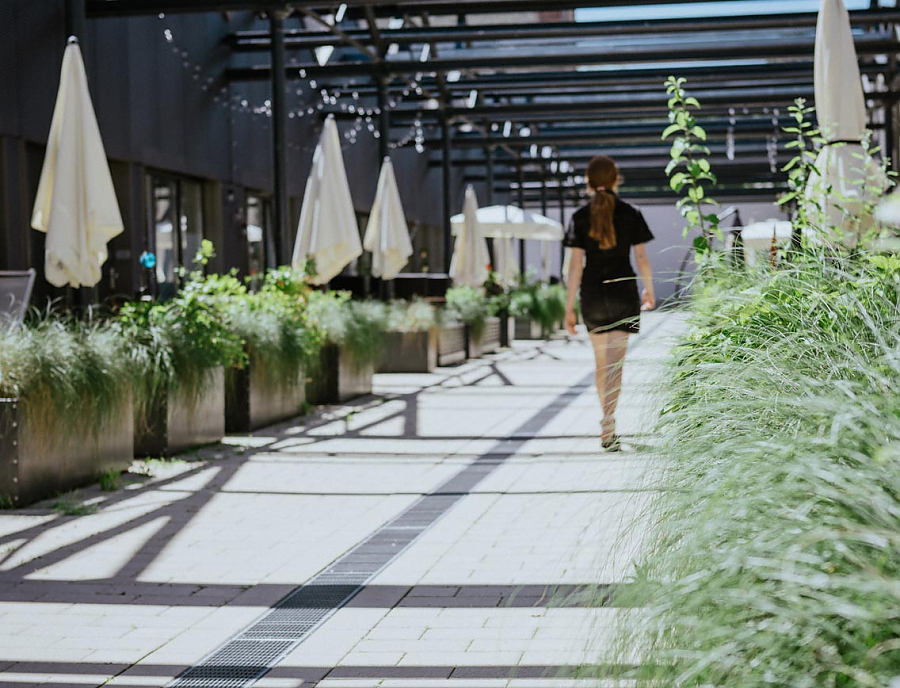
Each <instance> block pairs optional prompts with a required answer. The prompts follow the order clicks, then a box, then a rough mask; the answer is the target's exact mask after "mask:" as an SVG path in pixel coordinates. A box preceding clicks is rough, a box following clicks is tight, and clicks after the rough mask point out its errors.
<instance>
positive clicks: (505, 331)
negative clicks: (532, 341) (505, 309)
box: [500, 315, 516, 347]
mask: <svg viewBox="0 0 900 688" xmlns="http://www.w3.org/2000/svg"><path fill="white" fill-rule="evenodd" d="M515 340H516V319H515V318H513V317H510V316H508V315H502V316H500V346H502V347H510V346H512V344H513V342H514V341H515Z"/></svg>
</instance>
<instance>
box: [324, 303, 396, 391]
mask: <svg viewBox="0 0 900 688" xmlns="http://www.w3.org/2000/svg"><path fill="white" fill-rule="evenodd" d="M309 320H310V322H311V323H312V325H313V326H314V327H316V328H317V329H318V330H319V331H320V332H321V336H322V338H323V346H322V349H321V351H320V354H319V361H318V368H317V370H316V371H315V374H314V375H313V376H312V377H311V378H310V379H309V380H308V381H307V389H306V393H307V398H308V399H309V400H310V402H311V403H315V404H334V403H340V402H343V401H347V400H348V399H352V398H353V397H357V396H361V395H363V394H370V393H371V392H372V378H373V376H374V374H375V364H376V363H377V362H378V361H379V359H380V357H381V352H382V350H383V349H384V345H385V333H386V331H387V309H386V307H385V304H383V303H380V302H377V301H353V300H351V298H350V293H349V292H312V293H311V294H310V298H309Z"/></svg>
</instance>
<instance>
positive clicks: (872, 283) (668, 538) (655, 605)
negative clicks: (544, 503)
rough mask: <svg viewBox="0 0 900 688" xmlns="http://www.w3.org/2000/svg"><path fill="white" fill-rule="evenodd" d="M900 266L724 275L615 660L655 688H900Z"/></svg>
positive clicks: (668, 451)
mask: <svg viewBox="0 0 900 688" xmlns="http://www.w3.org/2000/svg"><path fill="white" fill-rule="evenodd" d="M898 341H900V259H897V257H895V256H890V257H888V256H871V257H868V258H866V259H863V260H859V259H853V258H850V257H846V256H844V255H842V254H841V253H840V252H838V251H829V250H825V249H822V250H821V251H819V252H817V253H813V252H810V253H803V254H799V255H797V256H796V259H795V261H794V262H792V263H790V264H787V265H785V266H783V267H782V269H780V270H777V271H773V270H768V269H760V270H749V271H746V272H741V273H735V272H729V271H724V270H722V271H715V270H714V271H710V272H708V273H707V274H706V275H705V277H704V280H703V282H702V283H701V284H700V285H698V289H696V290H695V292H694V301H693V316H692V320H691V327H690V330H689V332H688V333H687V335H686V336H685V337H684V338H683V340H682V343H681V345H680V347H679V348H678V349H677V351H676V357H675V362H674V367H673V369H672V374H671V380H670V382H669V388H668V394H667V397H668V403H667V406H666V410H665V412H664V415H663V418H662V421H661V425H660V431H661V434H662V437H663V441H664V447H663V453H664V455H665V456H667V465H666V470H665V472H664V474H663V475H662V476H660V478H659V484H660V486H664V488H665V489H664V490H662V491H661V492H660V493H659V496H658V497H657V498H656V500H655V502H654V503H653V505H652V506H651V508H650V509H649V510H648V512H647V513H646V514H645V516H644V518H642V519H641V521H642V522H643V523H646V524H650V527H651V533H650V535H649V538H648V541H647V542H648V545H647V547H646V550H645V552H644V554H643V556H642V557H641V560H640V562H639V565H638V569H637V574H636V576H635V580H634V584H633V585H631V586H628V589H629V595H628V599H622V600H620V602H621V603H622V604H623V605H626V606H631V605H640V606H641V607H642V608H641V609H640V613H634V614H625V615H624V616H623V623H622V624H621V626H620V628H619V635H618V642H617V643H616V645H615V648H616V651H615V653H614V654H615V657H614V659H618V660H620V661H624V658H625V657H633V653H634V650H635V648H640V652H641V660H642V663H643V664H644V671H643V673H642V675H640V676H638V677H637V685H638V686H647V687H648V688H649V687H650V686H653V687H654V688H656V687H659V686H696V687H698V688H699V687H700V686H704V687H706V686H728V687H729V688H762V687H763V686H766V687H769V686H792V687H797V688H813V687H814V686H815V687H818V686H834V687H842V686H887V685H889V684H890V683H891V681H892V680H894V679H895V677H896V676H898V675H900V652H898V645H897V641H896V639H897V637H900V636H898V634H900V619H898V615H897V613H896V609H897V605H898V600H900V592H898V588H897V584H896V581H897V580H898V578H900V536H898V529H897V515H898V514H900V452H898V451H897V450H896V447H897V446H898V441H900V405H898V402H897V399H898V394H897V391H898V389H900V359H898V357H897V355H896V348H897V342H898Z"/></svg>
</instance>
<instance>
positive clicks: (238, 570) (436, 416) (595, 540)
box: [0, 314, 683, 688]
mask: <svg viewBox="0 0 900 688" xmlns="http://www.w3.org/2000/svg"><path fill="white" fill-rule="evenodd" d="M682 326H683V320H682V318H681V317H680V316H678V315H663V314H651V315H650V316H647V317H645V321H644V325H643V330H644V331H643V334H642V335H640V337H638V338H635V339H633V340H632V348H631V350H630V353H629V357H628V362H627V366H626V372H625V383H624V392H623V397H622V401H621V408H620V413H619V431H620V433H621V434H622V435H623V439H624V441H625V442H626V447H625V451H623V452H621V453H616V454H607V453H603V452H601V451H600V448H599V440H598V431H599V419H600V412H599V405H598V402H597V398H596V394H595V392H594V389H593V375H592V354H591V350H590V347H589V346H588V344H587V342H586V340H585V339H584V338H579V339H572V340H569V339H561V338H560V339H555V340H553V341H550V342H523V343H517V344H516V346H515V347H514V349H513V350H511V351H507V352H504V353H500V354H498V355H495V356H492V357H489V358H486V359H484V360H481V361H474V362H470V363H467V364H465V365H463V366H460V367H456V368H444V369H440V370H439V371H438V372H436V373H434V374H431V375H380V376H377V377H376V395H375V396H374V397H367V398H365V399H361V400H359V401H358V402H357V403H355V404H353V405H349V406H343V407H331V408H328V409H323V410H321V411H320V412H319V413H317V414H315V415H314V416H311V417H308V418H305V419H301V421H296V422H291V423H285V424H283V425H280V426H277V427H276V428H272V429H270V430H268V431H262V432H260V433H257V434H256V435H255V436H253V437H249V438H248V437H235V438H230V439H229V441H228V444H227V445H223V446H218V447H213V448H207V449H204V450H202V451H200V452H197V453H194V454H190V455H187V456H186V457H184V458H186V459H188V461H184V462H171V463H160V462H157V463H155V464H151V466H150V468H151V469H152V470H151V472H152V474H153V477H142V476H140V475H137V474H129V475H128V476H126V477H125V479H124V481H123V482H124V485H123V489H121V490H119V491H117V492H112V493H101V492H99V491H96V490H83V491H81V493H80V496H81V497H83V498H85V499H88V500H93V502H92V503H93V505H94V506H95V507H96V511H95V512H94V513H89V514H87V515H80V516H63V515H61V514H60V513H58V512H57V511H54V510H53V509H52V508H49V506H47V505H44V507H45V508H34V509H29V510H22V511H16V512H3V513H2V514H0V672H2V673H0V686H2V687H4V688H8V687H9V686H37V685H42V686H63V685H65V686H69V685H72V686H92V685H101V684H104V683H107V684H108V685H114V686H165V685H167V684H169V683H170V682H172V681H174V680H176V679H177V678H178V677H179V676H181V677H182V678H181V679H180V681H179V682H178V683H177V685H180V686H223V687H229V686H243V685H257V686H269V687H275V686H304V687H311V686H319V687H320V688H326V687H333V686H342V687H344V688H368V687H374V686H384V687H389V686H394V687H397V688H399V687H401V686H405V687H407V688H434V687H436V686H446V688H451V687H467V686H468V687H471V688H490V687H492V686H497V687H500V686H509V687H511V688H512V687H515V686H519V687H524V686H535V688H537V687H538V686H540V688H549V687H551V686H555V685H559V686H575V685H594V683H593V682H590V681H579V680H575V679H572V678H570V677H571V676H572V675H573V672H574V670H575V668H577V667H579V666H582V665H602V664H603V663H604V661H605V657H604V652H605V648H606V647H607V646H608V644H607V643H606V638H607V637H608V633H609V631H610V629H611V626H612V624H613V622H614V619H615V616H616V614H618V613H620V612H619V610H618V609H616V608H615V604H614V603H613V604H609V603H608V597H609V592H610V591H611V590H614V588H615V584H616V583H618V582H620V581H622V579H623V578H624V577H625V576H627V574H628V572H629V570H630V564H631V561H632V559H633V556H634V553H635V551H636V549H637V547H638V546H639V543H640V537H641V528H640V526H639V525H635V524H634V517H635V516H636V515H637V514H638V513H639V512H640V510H641V507H642V506H643V505H644V504H645V503H646V500H647V498H648V496H649V495H650V494H651V492H652V489H653V487H654V481H653V476H654V470H653V469H654V467H656V466H659V463H660V461H659V456H658V455H656V454H655V453H654V438H653V435H652V429H653V425H654V421H655V418H656V415H657V413H658V408H659V403H660V401H659V398H658V394H657V391H658V387H659V380H660V379H661V376H662V375H663V373H664V362H665V358H666V356H667V354H668V351H669V349H670V347H671V343H672V339H673V337H674V336H675V335H676V334H677V333H678V332H679V331H680V329H681V328H682ZM198 459H199V461H198ZM304 585H306V587H305V588H301V590H300V592H296V591H297V589H298V588H300V587H301V586H304ZM320 593H321V595H322V596H321V597H310V595H313V596H315V595H319V594H320ZM292 594H293V597H288V596H290V595H292ZM298 595H299V597H298ZM286 597H288V599H289V600H293V601H294V602H289V603H287V604H286V605H282V606H281V607H278V608H277V609H275V611H274V612H273V611H272V608H273V607H276V606H277V605H278V604H279V601H281V600H283V599H285V598H286ZM297 600H300V602H297ZM303 600H306V601H305V602H304V601H303ZM310 600H312V601H310ZM316 600H318V601H316ZM279 615H280V616H279ZM285 619H286V620H287V621H285ZM275 621H277V622H278V623H275ZM288 622H289V623H288ZM192 667H194V668H193V669H191V668H192ZM197 667H199V669H198V668H197ZM269 669H270V670H269ZM186 671H187V672H188V673H185V672H186ZM260 674H265V675H264V676H263V677H262V678H256V677H257V676H258V675H260Z"/></svg>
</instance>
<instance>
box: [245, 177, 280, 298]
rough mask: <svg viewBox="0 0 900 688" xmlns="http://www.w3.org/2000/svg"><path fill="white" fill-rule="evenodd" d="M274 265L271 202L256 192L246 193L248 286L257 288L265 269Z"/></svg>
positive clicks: (253, 288)
mask: <svg viewBox="0 0 900 688" xmlns="http://www.w3.org/2000/svg"><path fill="white" fill-rule="evenodd" d="M274 267H275V245H274V241H273V237H272V203H271V201H270V200H269V199H268V198H265V197H263V196H259V195H257V194H252V193H248V194H247V275H248V276H249V277H250V288H251V289H252V290H254V291H255V290H257V289H259V287H260V286H261V285H262V282H263V279H264V278H265V274H266V269H267V268H274Z"/></svg>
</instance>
